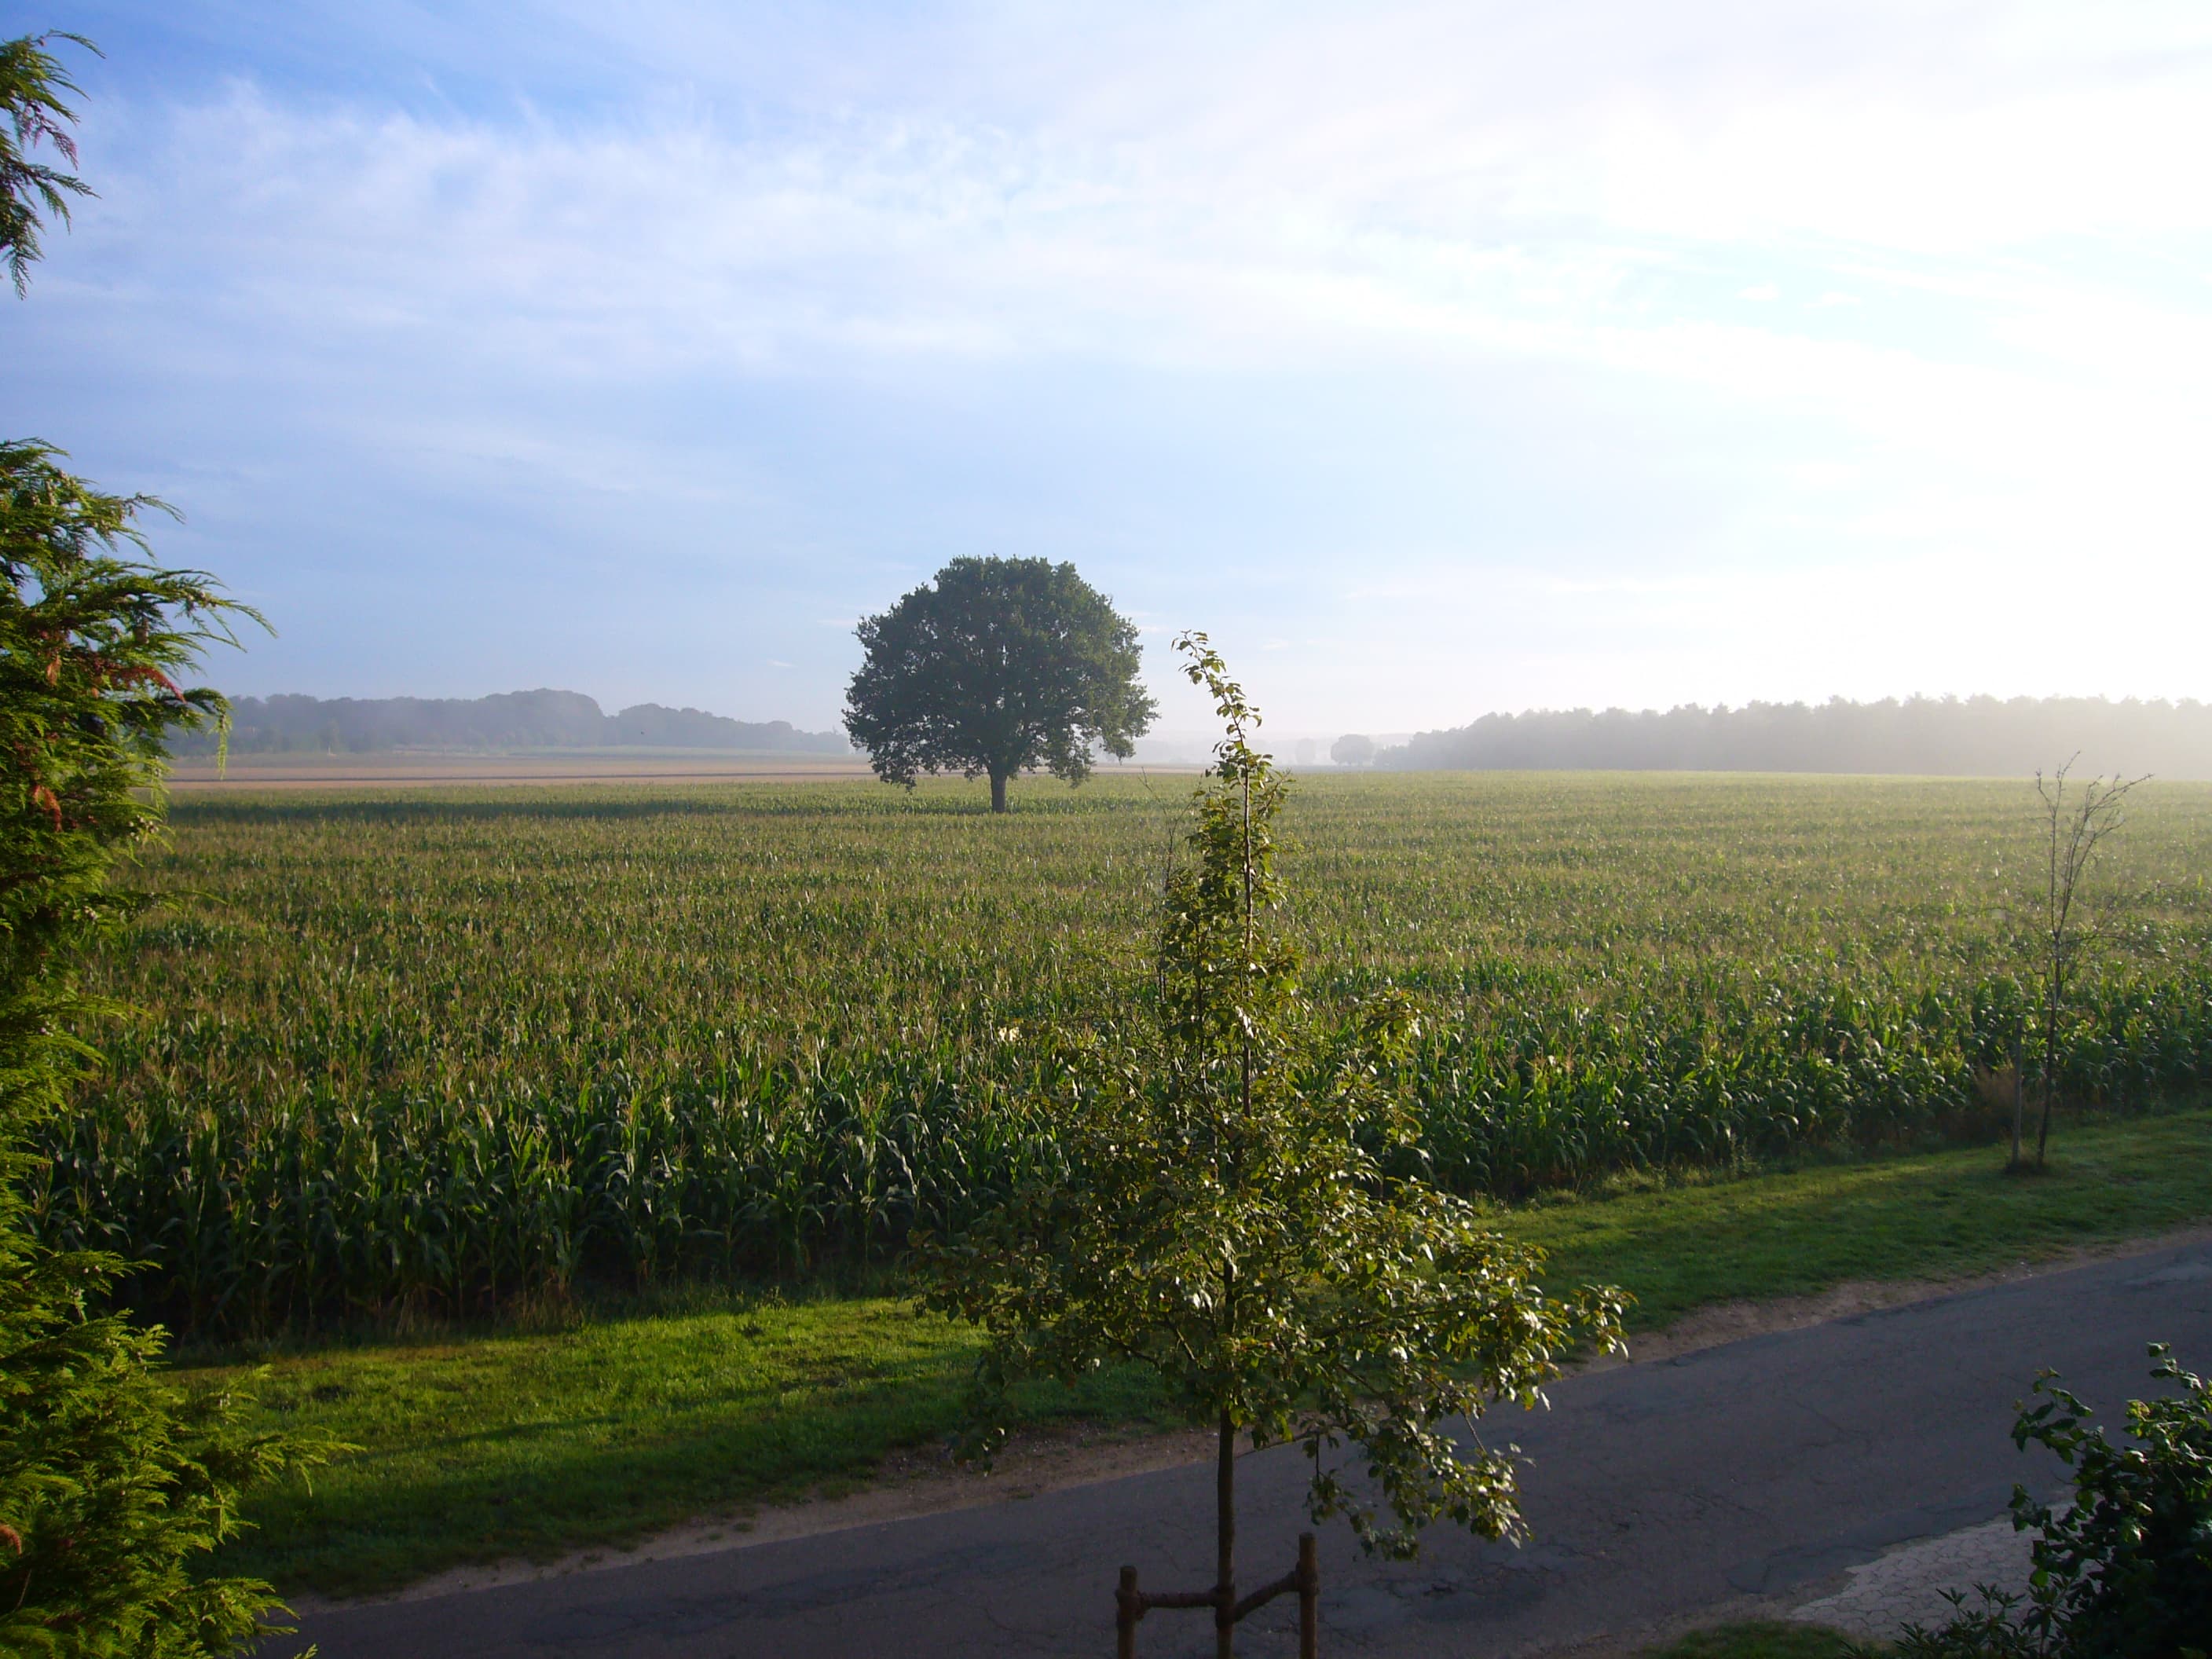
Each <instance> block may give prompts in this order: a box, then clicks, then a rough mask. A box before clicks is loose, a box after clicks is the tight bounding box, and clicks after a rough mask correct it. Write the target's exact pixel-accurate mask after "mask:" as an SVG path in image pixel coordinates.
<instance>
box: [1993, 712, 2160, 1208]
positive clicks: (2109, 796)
mask: <svg viewBox="0 0 2212 1659" xmlns="http://www.w3.org/2000/svg"><path fill="white" fill-rule="evenodd" d="M2080 759H2081V756H2080V755H2079V754H2076V755H2075V756H2074V757H2072V758H2071V759H2069V760H2068V761H2067V763H2065V764H2064V765H2063V766H2061V767H2060V768H2058V769H2057V771H2055V772H2053V773H2051V775H2050V776H2049V777H2047V778H2046V777H2045V775H2043V774H2042V773H2040V772H2038V773H2037V774H2036V775H2035V793H2036V795H2037V796H2038V798H2039V799H2040V800H2041V801H2042V803H2043V829H2044V845H2045V870H2044V889H2043V894H2042V901H2043V904H2042V915H2041V916H2040V917H2039V919H2038V925H2037V928H2036V936H2035V943H2036V952H2037V957H2038V962H2037V967H2038V969H2039V972H2040V974H2041V977H2042V980H2043V1010H2042V1012H2043V1069H2042V1075H2041V1078H2040V1079H2039V1081H2040V1083H2041V1085H2042V1093H2043V1109H2042V1114H2041V1119H2040V1121H2039V1122H2038V1124H2037V1126H2036V1131H2035V1167H2036V1168H2038V1169H2041V1168H2042V1167H2043V1158H2044V1148H2045V1146H2047V1145H2048V1144H2049V1142H2050V1139H2051V1106H2052V1104H2053V1103H2054V1102H2055V1101H2056V1100H2057V1094H2058V1070H2059V1061H2060V1060H2061V1058H2062V1055H2061V1054H2060V1036H2059V1023H2060V1020H2061V1018H2062V1017H2063V1015H2064V1012H2065V1009H2066V994H2067V991H2068V989H2069V987H2071V986H2072V984H2073V982H2074V980H2075V975H2076V970H2077V969H2079V967H2080V965H2081V957H2082V955H2083V953H2084V952H2085V951H2087V949H2088V947H2089V946H2090V945H2091V944H2092V943H2093V939H2094V933H2093V930H2092V929H2091V928H2089V927H2085V926H2084V925H2083V923H2082V921H2081V917H2080V915H2079V914H2078V911H2077V907H2076V902H2077V901H2078V900H2079V899H2080V898H2081V884H2082V878H2084V877H2085V876H2086V875H2087V873H2088V869H2089V865H2090V861H2091V860H2092V859H2093V857H2094V856H2095V854H2096V851H2097V848H2098V846H2099V844H2100V843H2101V842H2103V841H2104V839H2105V837H2106V836H2109V835H2111V834H2112V831H2114V830H2115V829H2118V828H2119V827H2120V825H2121V824H2122V823H2125V822H2126V819H2125V817H2124V814H2123V812H2122V810H2121V808H2122V803H2123V802H2124V801H2125V800H2126V799H2127V794H2128V792H2129V791H2130V790H2131V789H2133V788H2134V787H2136V785H2137V784H2139V783H2142V782H2144V781H2146V779H2147V777H2148V774H2146V775H2145V777H2142V778H2130V779H2126V780H2123V779H2122V778H2121V776H2120V775H2119V774H2118V773H2117V772H2115V773H2114V774H2113V775H2112V776H2111V777H2110V778H2105V777H2101V776H2100V777H2092V778H2091V779H2090V780H2089V781H2087V783H2074V784H2072V785H2071V786H2070V790H2069V781H2068V774H2069V773H2070V772H2071V771H2072V770H2073V769H2074V763H2075V761H2078V760H2080ZM2020 1101H2021V1097H2020V1093H2019V1091H2018V1088H2017V1086H2016V1085H2015V1091H2014V1095H2013V1103H2014V1104H2013V1120H2012V1161H2013V1164H2014V1166H2015V1168H2017V1167H2018V1166H2019V1165H2020V1163H2021V1146H2020V1142H2021V1127H2022V1126H2021V1109H2020Z"/></svg>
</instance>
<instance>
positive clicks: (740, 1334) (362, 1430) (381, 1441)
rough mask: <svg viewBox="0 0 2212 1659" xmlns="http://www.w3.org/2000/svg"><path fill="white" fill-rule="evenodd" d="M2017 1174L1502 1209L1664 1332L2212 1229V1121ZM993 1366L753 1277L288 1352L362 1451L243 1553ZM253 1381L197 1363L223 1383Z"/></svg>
mask: <svg viewBox="0 0 2212 1659" xmlns="http://www.w3.org/2000/svg"><path fill="white" fill-rule="evenodd" d="M2001 1166H2002V1152H2001V1151H1999V1150H1998V1149H1995V1148H1990V1147H1979V1148H1969V1149H1965V1150H1952V1151H1944V1152H1927V1153H1917V1154H1911V1155H1900V1156H1895V1157H1890V1158H1877V1159H1873V1160H1869V1161H1865V1162H1860V1163H1852V1164H1832V1165H1824V1166H1814V1167H1808V1168H1803V1169H1798V1170H1777V1171H1772V1172H1769V1173H1765V1174H1761V1175H1757V1176H1747V1177H1743V1178H1740V1179H1734V1180H1716V1181H1711V1182H1704V1183H1700V1184H1697V1185H1690V1186H1675V1187H1667V1188H1650V1189H1648V1190H1626V1191H1616V1192H1613V1193H1612V1194H1601V1195H1595V1196H1591V1197H1586V1198H1581V1199H1576V1200H1559V1201H1553V1202H1547V1203H1544V1204H1541V1205H1539V1206H1534V1207H1531V1208H1528V1209H1523V1210H1519V1211H1516V1212H1512V1213H1510V1214H1509V1215H1506V1216H1504V1218H1502V1225H1504V1227H1505V1228H1506V1229H1507V1230H1508V1231H1510V1232H1511V1233H1513V1234H1515V1235H1516V1236H1518V1237H1522V1238H1525V1239H1528V1240H1529V1241H1530V1242H1532V1243H1539V1244H1541V1245H1542V1246H1543V1247H1544V1248H1546V1249H1547V1250H1549V1251H1551V1252H1552V1269H1553V1271H1552V1273H1551V1277H1553V1279H1555V1280H1557V1281H1558V1282H1560V1283H1570V1282H1574V1281H1578V1280H1583V1279H1598V1280H1605V1281H1608V1282H1611V1283H1614V1284H1619V1285H1623V1286H1625V1287H1626V1288H1627V1289H1629V1290H1630V1291H1633V1292H1634V1293H1635V1294H1636V1296H1637V1297H1638V1308H1637V1310H1636V1314H1635V1316H1634V1324H1635V1326H1636V1327H1637V1328H1642V1329H1650V1328H1656V1327H1660V1326H1663V1325H1665V1324H1666V1323H1667V1322H1669V1321H1671V1320H1674V1319H1675V1318H1679V1317H1680V1316H1682V1315H1683V1314H1685V1313H1686V1312H1688V1311H1690V1310H1693V1309H1695V1308H1699V1307H1701V1306H1705V1305H1707V1304H1711V1303H1714V1302H1717V1301H1724V1300H1729V1299H1733V1298H1738V1297H1751V1298H1759V1297H1774V1296H1783V1295H1791V1294H1800V1293H1806V1292H1811V1291H1820V1290H1822V1289H1825V1288H1827V1287H1829V1286H1832V1285H1837V1284H1838V1283H1841V1282H1844V1281H1845V1280H1850V1279H1912V1278H1922V1277H1928V1276H1932V1275H1941V1274H1948V1273H1971V1272H1976V1271H1982V1270H1987V1269H1990V1268H1995V1267H2003V1266H2005V1265H2008V1264H2009V1263H2014V1262H2019V1261H2034V1260H2039V1259H2048V1258H2050V1257H2051V1256H2054V1255H2060V1254H2063V1252H2065V1251H2067V1250H2069V1249H2072V1248H2075V1247H2076V1246H2079V1245H2082V1244H2086V1243H2094V1242H2098V1241H2103V1240H2112V1239H2117V1238H2124V1237H2136V1236H2143V1235H2149V1234H2154V1233H2157V1232H2160V1231H2165V1230H2167V1229H2170V1228H2172V1227H2176V1226H2179V1225H2184V1224H2185V1223H2189V1222H2192V1221H2198V1220H2206V1219H2212V1112H2208V1111H2204V1110H2194V1111H2190V1112H2185V1113H2175V1114H2171V1115H2156V1116H2145V1117H2135V1118H2129V1119H2121V1120H2103V1121H2091V1122H2087V1123H2082V1124H2075V1123H2072V1122H2066V1123H2062V1124H2061V1126H2060V1127H2059V1129H2058V1131H2057V1135H2056V1137H2055V1139H2054V1143H2053V1159H2052V1168H2051V1171H2050V1172H2049V1173H2047V1174H2045V1175H2042V1176H2008V1175H2006V1174H2005V1173H2003V1171H2002V1167H2001ZM971 1354H972V1347H971V1345H970V1342H969V1339H968V1338H967V1336H966V1335H965V1334H963V1333H962V1332H961V1331H958V1330H957V1329H955V1328H951V1327H950V1326H948V1325H946V1324H945V1322H942V1321H939V1320H936V1319H933V1318H929V1317H926V1316H919V1315H917V1314H915V1312H913V1311H912V1310H911V1309H910V1308H909V1307H908V1306H907V1305H906V1304H903V1303H902V1302H901V1301H900V1300H899V1299H898V1298H896V1297H892V1296H885V1295H875V1296H843V1297H837V1296H827V1295H824V1296H820V1297H813V1298H811V1299H791V1300H784V1299H781V1298H779V1297H777V1296H775V1295H774V1294H772V1293H744V1292H729V1291H723V1292H704V1291H702V1292H699V1293H697V1294H696V1296H695V1297H692V1298H691V1299H690V1300H689V1301H687V1302H684V1303H682V1304H674V1305H668V1304H664V1305H663V1306H661V1307H659V1308H658V1309H656V1310H647V1311H640V1310H613V1311H608V1310H602V1311H601V1312H600V1313H599V1315H597V1316H591V1317H587V1318H585V1319H582V1320H580V1321H578V1322H574V1323H573V1324H570V1325H568V1326H566V1327H564V1328H544V1329H530V1328H510V1329H507V1330H501V1331H495V1332H490V1333H485V1334H456V1335H453V1336H451V1337H448V1338H447V1339H445V1340H435V1341H425V1340H380V1341H374V1342H363V1343H358V1344H355V1345H351V1346H331V1347H325V1348H323V1349H320V1350H318V1351H314V1352H298V1353H279V1354H276V1355H275V1356H273V1357H269V1358H266V1359H265V1363H266V1364H267V1365H268V1374H267V1376H265V1377H264V1379H263V1380H262V1381H261V1382H260V1383H258V1391H259V1399H260V1403H259V1406H258V1412H259V1413H261V1414H262V1415H263V1416H264V1418H265V1419H268V1420H270V1421H271V1422H281V1423H283V1424H286V1425H289V1426H292V1427H295V1428H301V1429H312V1430H319V1431H326V1432H328V1433H330V1434H332V1435H334V1436H336V1437H338V1438H340V1439H343V1440H348V1441H351V1442H354V1443H357V1444H359V1445H360V1446H361V1447H362V1451H361V1453H359V1454H358V1455H355V1456H352V1457H349V1458H347V1459H345V1460H343V1461H342V1462H339V1463H338V1464H337V1465H336V1466H335V1467H333V1468H330V1469H327V1470H325V1471H323V1472H321V1473H320V1474H318V1476H317V1478H316V1480H315V1482H314V1485H313V1490H312V1491H309V1490H307V1489H306V1488H304V1487H294V1488H289V1489H286V1490H283V1491H281V1492H271V1493H267V1494H264V1495H262V1496H260V1497H259V1498H256V1499H255V1500H254V1503H253V1506H252V1516H253V1518H254V1519H255V1521H256V1522H258V1525H259V1528H260V1530H259V1532H258V1534H257V1535H255V1536H254V1537H252V1538H251V1539H249V1540H247V1541H246V1542H245V1543H243V1544H242V1545H240V1546H238V1547H234V1548H232V1549H230V1550H228V1551H227V1552H226V1553H225V1555H224V1557H223V1559H222V1566H223V1568H224V1569H225V1570H228V1571H249V1572H255V1573H259V1574H262V1575H264V1576H266V1577H270V1578H271V1579H273V1580H274V1581H275V1582H276V1583H277V1584H278V1585H279V1586H280V1587H281V1588H283V1589H286V1590H288V1591H292V1592H301V1591H315V1592H319V1593H323V1594H336V1595H347V1594H361V1593H366V1592H370V1591H374V1590H377V1589H387V1588H391V1587H393V1586H396V1585H398V1584H401V1583H406V1582H408V1581H409V1580H410V1579H414V1578H417V1577H422V1576H424V1575H427V1574H428V1573H432V1572H435V1571H440V1570H441V1569H443V1568H447V1567H451V1566H455V1565H462V1564H465V1563H470V1562H478V1561H484V1560H490V1559H499V1558H501V1557H507V1556H516V1555H520V1556H531V1557H544V1556H550V1555H552V1554H556V1553H561V1552H563V1551H567V1550H571V1549H576V1548H582V1547H593V1546H604V1547H620V1546H622V1545H623V1544H624V1543H628V1542H632V1541H635V1540H636V1539H637V1538H639V1537H640V1536H641V1535H643V1534H647V1533H649V1532H651V1531H653V1530H654V1529H656V1528H662V1527H665V1526H668V1525H671V1524H672V1523H674V1522H679V1521H682V1520H684V1519H687V1518H689V1517H691V1516H698V1515H702V1514H707V1513H731V1514H741V1513H742V1512H743V1511H744V1510H745V1509H747V1508H749V1507H750V1506H754V1505H757V1504H763V1503H769V1502H775V1501H777V1500H780V1499H785V1498H792V1497H794V1496H798V1495H800V1494H802V1493H805V1492H809V1491H813V1490H821V1489H829V1490H835V1489H837V1488H839V1487H840V1486H850V1485H852V1484H854V1483H856V1482H859V1481H862V1480H866V1479H867V1478H868V1477H869V1476H870V1474H872V1472H873V1471H874V1470H875V1469H876V1468H877V1467H878V1464H879V1463H880V1462H881V1461H882V1460H883V1458H884V1456H885V1455H887V1454H889V1453H890V1452H892V1451H894V1450H896V1449H900V1448H902V1447H912V1446H915V1445H921V1444H926V1443H930V1442H933V1441H941V1440H942V1439H944V1438H945V1437H947V1436H948V1435H950V1434H951V1433H952V1432H953V1431H954V1430H955V1429H956V1428H957V1425H958V1423H959V1420H960V1399H961V1392H962V1385H963V1379H964V1375H965V1370H966V1366H967V1364H968V1361H969V1358H970V1356H971ZM2185 1358H2187V1357H2186V1356H2185ZM252 1369H253V1367H252V1364H246V1363H228V1364H198V1365H194V1366H188V1367H186V1368H185V1369H184V1370H181V1371H180V1373H179V1376H180V1379H181V1380H183V1381H184V1382H185V1383H188V1384H189V1385H191V1386H194V1387H219V1386H225V1385H230V1384H235V1383H240V1381H242V1380H245V1376H246V1373H250V1372H251V1371H252ZM1027 1404H1028V1406H1029V1407H1030V1410H1031V1411H1032V1412H1033V1413H1035V1415H1036V1417H1037V1418H1038V1419H1054V1418H1058V1419H1069V1418H1080V1419H1090V1420H1093V1421H1106V1422H1110V1423H1114V1424H1118V1425H1124V1426H1126V1427H1127V1428H1129V1429H1130V1430H1132V1431H1142V1430H1143V1428H1144V1427H1145V1426H1146V1425H1148V1424H1149V1423H1152V1422H1153V1421H1156V1420H1157V1407H1158V1402H1157V1401H1156V1399H1155V1398H1154V1397H1153V1396H1152V1395H1151V1394H1150V1393H1149V1392H1148V1391H1147V1389H1146V1387H1145V1386H1144V1384H1143V1382H1142V1380H1141V1379H1139V1378H1136V1377H1132V1376H1109V1377H1107V1378H1104V1379H1102V1380H1100V1381H1099V1382H1097V1383H1095V1384H1094V1385H1093V1386H1091V1388H1089V1389H1085V1390H1084V1391H1083V1392H1081V1393H1080V1394H1079V1395H1074V1396H1068V1395H1061V1394H1060V1392H1059V1391H1058V1390H1046V1391H1039V1392H1037V1393H1036V1394H1035V1395H1031V1396H1030V1399H1029V1400H1028V1402H1027Z"/></svg>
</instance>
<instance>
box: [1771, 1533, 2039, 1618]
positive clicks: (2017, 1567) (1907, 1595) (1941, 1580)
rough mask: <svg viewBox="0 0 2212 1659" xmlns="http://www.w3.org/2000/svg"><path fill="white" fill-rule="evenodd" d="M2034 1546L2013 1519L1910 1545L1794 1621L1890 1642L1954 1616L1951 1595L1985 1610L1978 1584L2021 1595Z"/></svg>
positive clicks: (1855, 1574)
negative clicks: (1958, 1593)
mask: <svg viewBox="0 0 2212 1659" xmlns="http://www.w3.org/2000/svg"><path fill="white" fill-rule="evenodd" d="M2033 1541H2034V1534H2032V1533H2025V1532H2015V1530H2013V1524H2012V1519H2011V1517H2010V1516H2007V1517H2006V1518H2005V1519H2003V1520H2002V1521H1990V1522H1984V1524H1983V1525H1981V1526H1978V1527H1967V1528H1963V1529H1962V1530H1960V1531H1958V1532H1954V1533H1947V1534H1944V1535H1943V1536H1942V1537H1941V1538H1930V1539H1926V1540H1923V1541H1922V1542H1920V1543H1917V1544H1907V1545H1905V1547H1903V1548H1902V1549H1896V1550H1892V1551H1891V1552H1890V1553H1888V1554H1887V1555H1883V1556H1879V1557H1877V1558H1875V1559H1874V1560H1872V1561H1869V1562H1866V1563H1864V1564H1863V1565H1859V1566H1856V1567H1853V1568H1851V1569H1850V1576H1851V1582H1850V1585H1849V1587H1848V1588H1846V1589H1843V1590H1840V1591H1838V1593H1837V1594H1836V1595H1829V1596H1824V1597H1822V1598H1821V1599H1820V1601H1808V1602H1807V1603H1806V1604H1805V1605H1804V1606H1803V1607H1799V1608H1797V1609H1796V1610H1795V1611H1794V1612H1792V1613H1790V1618H1791V1619H1793V1620H1796V1621H1797V1622H1799V1623H1801V1624H1807V1625H1826V1626H1830V1627H1832V1628H1833V1629H1836V1630H1839V1631H1842V1632H1844V1633H1845V1634H1846V1635H1849V1636H1853V1637H1857V1638H1877V1639H1881V1640H1885V1641H1886V1640H1888V1639H1889V1638H1893V1637H1894V1636H1895V1635H1896V1634H1897V1632H1898V1630H1899V1626H1905V1625H1926V1626H1930V1627H1933V1626H1937V1625H1941V1624H1942V1623H1944V1622H1945V1621H1947V1620H1948V1619H1949V1618H1950V1617H1951V1613H1952V1607H1951V1604H1950V1603H1949V1602H1948V1601H1945V1600H1944V1599H1943V1592H1944V1591H1946V1590H1962V1591H1964V1592H1965V1593H1966V1601H1967V1605H1968V1606H1969V1607H1978V1606H1979V1605H1980V1603H1981V1598H1980V1597H1978V1595H1975V1594H1974V1589H1975V1587H1976V1586H1977V1585H1980V1584H1993V1585H1995V1586H1996V1588H1997V1589H2002V1590H2009V1591H2012V1592H2013V1593H2014V1594H2015V1595H2017V1594H2019V1593H2020V1592H2021V1590H2022V1589H2025V1588H2026V1586H2027V1573H2028V1565H2029V1564H2028V1549H2029V1547H2030V1545H2031V1544H2032V1543H2033Z"/></svg>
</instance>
